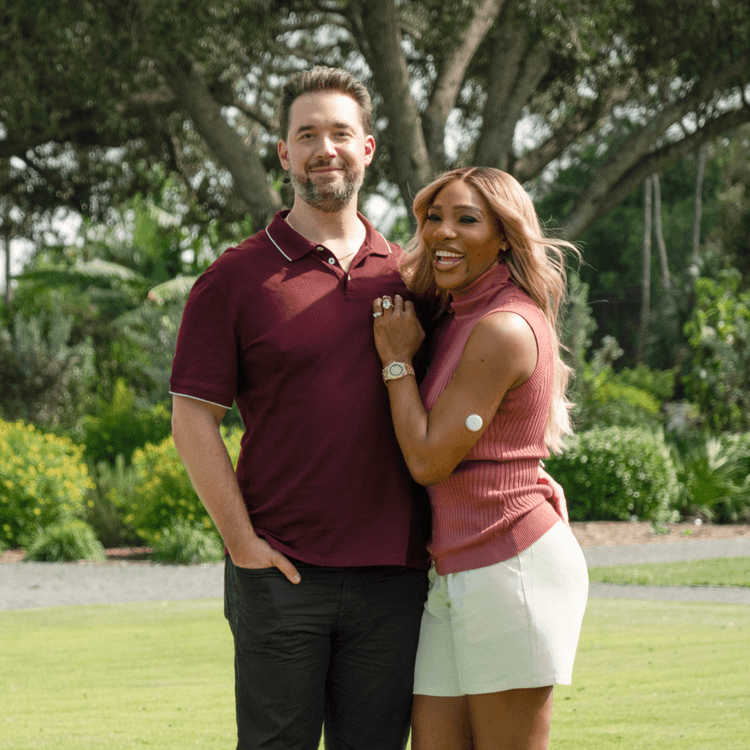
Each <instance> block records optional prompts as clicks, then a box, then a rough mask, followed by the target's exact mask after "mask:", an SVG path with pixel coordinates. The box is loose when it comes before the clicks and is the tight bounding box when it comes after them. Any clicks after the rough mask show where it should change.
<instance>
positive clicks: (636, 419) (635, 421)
mask: <svg viewBox="0 0 750 750" xmlns="http://www.w3.org/2000/svg"><path fill="white" fill-rule="evenodd" d="M621 354H622V350H621V349H620V348H619V346H618V345H617V342H616V341H615V340H614V339H612V338H611V337H605V338H604V340H603V342H602V347H601V348H600V349H599V350H597V351H596V352H595V353H594V355H593V357H592V360H591V362H590V363H586V364H584V366H583V370H582V372H581V373H580V375H579V377H578V379H577V380H576V382H575V383H574V392H573V396H572V399H573V401H574V403H575V407H574V409H573V419H574V422H575V425H576V429H578V430H579V431H581V432H583V431H585V430H590V429H592V428H594V427H613V426H619V427H639V426H649V425H651V426H657V425H659V424H661V422H662V421H663V417H662V409H661V407H662V403H663V402H665V401H668V400H670V399H671V398H672V396H673V394H674V378H675V372H674V371H673V370H667V371H665V372H657V371H654V370H651V369H649V368H648V367H646V366H645V365H638V366H637V367H635V368H633V369H631V368H627V367H626V368H624V369H622V370H620V371H619V372H615V370H614V368H613V367H612V364H611V363H612V362H613V361H614V360H615V359H617V358H618V357H619V356H620V355H621Z"/></svg>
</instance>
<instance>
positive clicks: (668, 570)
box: [589, 557, 750, 747]
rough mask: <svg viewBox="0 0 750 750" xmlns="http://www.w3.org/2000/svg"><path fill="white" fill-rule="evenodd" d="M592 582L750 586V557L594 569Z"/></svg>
mask: <svg viewBox="0 0 750 750" xmlns="http://www.w3.org/2000/svg"><path fill="white" fill-rule="evenodd" d="M589 580H591V581H597V582H600V583H623V584H640V585H646V586H750V557H727V558H718V559H712V560H688V561H682V562H673V563H644V564H643V565H613V566H607V567H600V568H591V569H590V570H589ZM748 747H750V743H748Z"/></svg>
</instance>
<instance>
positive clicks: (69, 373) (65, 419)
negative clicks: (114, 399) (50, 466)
mask: <svg viewBox="0 0 750 750" xmlns="http://www.w3.org/2000/svg"><path fill="white" fill-rule="evenodd" d="M72 325H73V323H72V319H71V318H70V317H69V316H67V315H61V314H60V313H59V311H58V312H57V314H55V313H53V312H52V311H50V312H49V313H39V314H35V315H31V316H29V317H25V316H24V315H21V314H17V315H16V316H15V318H14V319H13V327H12V330H11V331H0V382H2V384H3V387H2V389H1V390H0V415H2V417H3V418H5V419H8V420H17V419H23V420H25V421H28V422H33V423H34V424H36V425H38V426H42V427H48V428H55V429H60V428H68V429H69V428H73V427H75V426H76V425H77V423H78V421H79V420H80V417H81V415H82V414H83V413H85V412H86V410H87V409H88V408H89V406H90V404H91V395H90V394H91V392H92V390H93V388H94V382H95V381H94V378H95V372H94V351H93V347H92V345H91V341H90V340H84V341H82V342H80V343H77V344H73V343H71V329H72Z"/></svg>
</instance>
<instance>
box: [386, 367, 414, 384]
mask: <svg viewBox="0 0 750 750" xmlns="http://www.w3.org/2000/svg"><path fill="white" fill-rule="evenodd" d="M414 374H415V373H414V368H413V367H412V366H411V365H410V364H407V363H406V362H391V363H390V364H389V365H386V366H385V367H384V368H383V382H384V383H385V384H386V385H388V381H389V380H400V379H401V378H405V377H406V376H407V375H414Z"/></svg>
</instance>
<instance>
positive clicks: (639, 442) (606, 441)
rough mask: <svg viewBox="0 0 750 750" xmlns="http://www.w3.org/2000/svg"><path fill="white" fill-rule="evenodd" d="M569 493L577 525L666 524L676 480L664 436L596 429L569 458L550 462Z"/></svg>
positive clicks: (575, 441)
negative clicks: (614, 522)
mask: <svg viewBox="0 0 750 750" xmlns="http://www.w3.org/2000/svg"><path fill="white" fill-rule="evenodd" d="M546 464H547V469H548V471H549V472H550V474H551V475H552V476H553V477H555V479H556V480H557V481H558V482H560V484H562V486H563V487H564V488H565V495H566V497H567V498H568V506H569V507H568V510H569V513H570V519H571V520H572V521H624V520H628V519H629V518H631V517H632V516H636V517H637V518H638V519H639V520H642V521H649V520H650V521H664V520H666V519H667V518H669V516H670V508H671V507H672V506H673V504H674V501H675V498H676V491H677V475H676V471H675V467H674V463H673V460H672V457H671V455H670V451H669V449H668V447H667V445H666V443H665V442H664V437H663V434H662V433H661V431H651V430H647V429H644V428H624V427H606V428H594V429H592V430H589V431H587V432H582V433H580V434H579V435H575V436H573V437H572V438H571V439H570V440H569V444H568V447H567V448H566V450H565V453H564V454H563V455H561V456H553V457H551V458H550V459H549V460H547V461H546Z"/></svg>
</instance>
